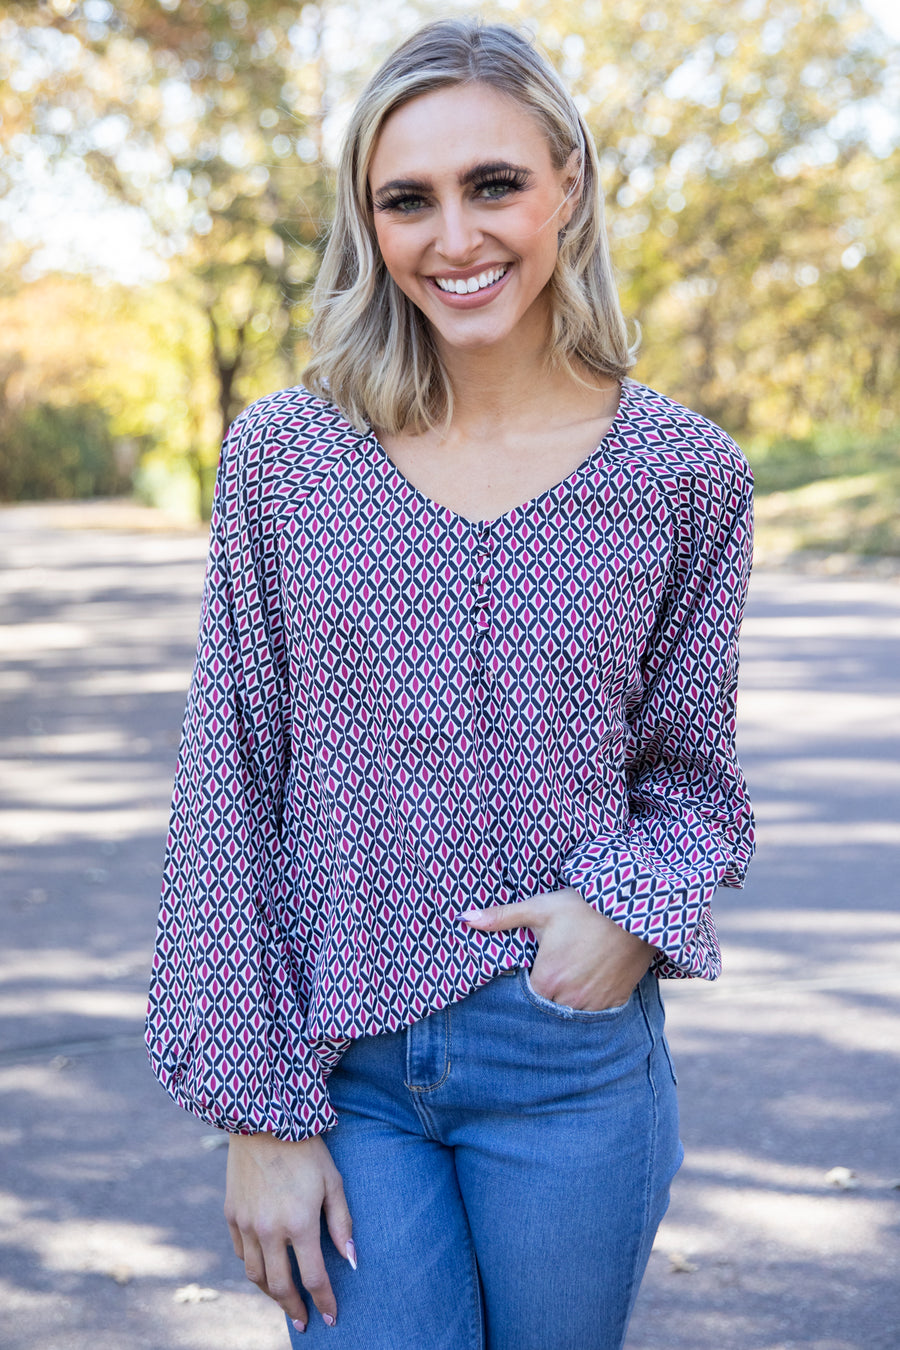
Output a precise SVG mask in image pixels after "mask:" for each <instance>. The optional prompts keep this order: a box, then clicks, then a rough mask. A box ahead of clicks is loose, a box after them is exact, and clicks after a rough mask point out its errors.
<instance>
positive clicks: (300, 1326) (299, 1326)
mask: <svg viewBox="0 0 900 1350" xmlns="http://www.w3.org/2000/svg"><path fill="white" fill-rule="evenodd" d="M291 1326H292V1327H293V1328H294V1330H295V1331H305V1330H306V1323H305V1322H301V1321H300V1319H299V1318H297V1317H292V1318H291Z"/></svg>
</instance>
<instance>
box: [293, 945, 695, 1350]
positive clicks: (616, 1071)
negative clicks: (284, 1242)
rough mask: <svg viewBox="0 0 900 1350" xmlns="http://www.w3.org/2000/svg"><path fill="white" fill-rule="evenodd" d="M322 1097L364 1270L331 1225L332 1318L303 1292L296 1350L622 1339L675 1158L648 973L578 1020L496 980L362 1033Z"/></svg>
mask: <svg viewBox="0 0 900 1350" xmlns="http://www.w3.org/2000/svg"><path fill="white" fill-rule="evenodd" d="M329 1089H330V1093H331V1099H332V1102H333V1103H334V1105H335V1107H336V1108H337V1112H338V1124H337V1126H336V1127H335V1129H333V1130H332V1131H330V1132H329V1133H328V1134H327V1135H326V1141H327V1143H328V1147H329V1149H330V1151H331V1153H332V1156H333V1157H334V1160H335V1163H336V1164H337V1167H338V1169H339V1170H340V1172H341V1174H342V1176H343V1179H344V1186H345V1190H346V1194H347V1200H348V1203H349V1206H350V1211H351V1214H352V1215H353V1222H354V1238H355V1241H356V1246H357V1250H358V1253H359V1269H358V1270H357V1271H355V1272H354V1271H353V1270H352V1269H351V1268H350V1266H349V1265H348V1264H347V1262H346V1261H344V1260H342V1259H341V1258H340V1257H339V1256H338V1255H337V1253H336V1252H335V1250H334V1247H333V1246H332V1244H331V1240H330V1238H329V1237H328V1235H327V1232H326V1231H325V1229H324V1224H323V1232H322V1242H323V1251H324V1253H325V1259H326V1263H327V1265H328V1271H329V1276H330V1278H331V1281H332V1285H333V1288H334V1291H335V1296H336V1298H337V1305H338V1318H337V1325H336V1326H335V1327H333V1328H329V1327H326V1326H325V1325H324V1323H323V1322H322V1319H321V1317H320V1315H319V1313H318V1312H317V1311H316V1309H315V1307H314V1306H313V1304H312V1301H311V1300H310V1299H309V1296H308V1295H307V1294H306V1293H305V1292H304V1297H305V1299H306V1301H307V1306H308V1311H309V1314H310V1321H309V1328H308V1330H307V1331H306V1332H305V1333H304V1334H302V1335H301V1334H299V1333H297V1332H295V1331H293V1330H292V1329H290V1328H289V1331H290V1335H291V1341H292V1345H293V1346H295V1347H298V1348H299V1347H301V1346H302V1347H309V1346H317V1345H322V1346H325V1345H329V1346H333V1347H335V1350H339V1348H340V1347H343V1348H344V1350H619V1347H621V1345H622V1343H623V1341H624V1339H625V1332H626V1328H627V1324H628V1318H629V1315H630V1313H631V1308H632V1305H633V1303H634V1299H635V1296H636V1294H637V1290H638V1285H639V1283H640V1279H641V1276H642V1274H643V1271H644V1267H645V1265H646V1262H647V1257H648V1256H649V1253H650V1247H651V1245H652V1242H653V1237H654V1234H655V1233H656V1229H657V1227H658V1225H659V1222H660V1220H661V1218H662V1216H663V1214H664V1213H665V1210H666V1206H667V1204H668V1197H669V1184H670V1182H671V1179H672V1177H673V1175H674V1174H675V1172H676V1171H677V1169H678V1166H679V1164H680V1162H681V1145H680V1143H679V1139H678V1117H677V1105H676V1100H675V1085H674V1075H673V1073H672V1067H671V1062H670V1060H669V1056H668V1050H667V1047H666V1044H665V1040H664V1037H663V1010H662V1004H661V1001H660V997H659V991H658V987H657V980H656V977H655V976H654V975H653V974H648V975H647V976H645V977H644V979H643V980H642V981H641V983H640V985H639V986H638V988H637V989H636V990H635V992H634V994H633V995H632V997H631V999H630V1000H629V1002H628V1003H626V1004H625V1005H624V1006H623V1007H621V1008H612V1009H608V1010H605V1011H602V1012H583V1011H578V1010H575V1009H572V1008H566V1007H564V1006H562V1005H559V1004H555V1003H551V1002H550V1001H549V1000H547V999H545V998H543V997H542V996H541V995H540V994H538V993H537V992H536V991H535V990H534V989H533V987H532V985H531V981H530V979H529V975H528V972H527V970H524V969H523V970H515V971H510V972H507V973H506V974H505V975H501V976H498V977H496V978H495V979H493V980H492V981H491V982H490V983H488V984H486V985H484V986H483V987H482V988H481V989H479V990H477V991H476V992H475V993H473V994H470V995H469V996H468V997H467V998H465V999H463V1000H461V1001H460V1002H459V1003H455V1004H453V1005H451V1006H450V1007H448V1008H445V1009H443V1010H441V1011H440V1012H435V1013H432V1014H430V1015H429V1016H427V1017H425V1018H423V1019H422V1020H421V1021H419V1022H415V1023H413V1025H412V1026H410V1027H408V1028H406V1029H405V1030H403V1031H400V1032H395V1033H384V1034H381V1035H378V1036H366V1037H362V1038H360V1039H359V1040H356V1041H354V1042H353V1044H352V1045H351V1047H350V1049H349V1050H348V1051H347V1053H346V1054H345V1055H344V1058H343V1059H342V1061H341V1063H340V1064H339V1066H338V1068H337V1069H336V1070H335V1071H334V1073H333V1075H332V1077H331V1079H330V1083H329ZM295 1278H298V1277H297V1275H296V1268H295ZM298 1283H299V1278H298Z"/></svg>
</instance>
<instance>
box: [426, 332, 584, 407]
mask: <svg viewBox="0 0 900 1350" xmlns="http://www.w3.org/2000/svg"><path fill="white" fill-rule="evenodd" d="M548 327H549V321H548V320H547V319H546V318H545V316H541V321H540V322H535V323H531V324H529V323H524V322H523V323H520V324H519V326H518V327H517V329H516V331H515V332H514V333H512V334H510V336H509V338H508V339H507V340H506V341H505V342H503V343H498V344H497V345H496V346H491V347H480V348H473V349H472V350H471V351H468V350H465V349H460V348H458V347H455V348H445V347H443V346H442V347H441V349H440V350H441V357H442V359H443V362H444V366H445V369H446V371H447V374H448V376H449V377H450V384H451V386H452V389H453V427H454V428H455V429H456V430H457V431H460V432H464V431H465V430H466V429H467V428H472V427H479V428H481V429H482V430H483V429H484V428H486V427H490V426H492V425H495V424H500V423H502V424H503V425H505V426H508V425H509V424H510V421H511V420H513V419H514V420H516V421H518V420H523V419H527V418H529V417H530V416H532V415H533V414H534V412H535V410H537V409H539V408H540V407H542V406H543V404H544V403H545V402H546V401H547V400H548V399H549V398H553V397H555V396H556V395H557V393H558V385H559V383H560V381H562V382H563V383H564V384H569V383H570V382H571V379H572V377H571V375H569V374H568V372H567V371H565V370H560V371H555V370H551V369H550V368H549V367H548V364H547V355H546V353H547V333H548Z"/></svg>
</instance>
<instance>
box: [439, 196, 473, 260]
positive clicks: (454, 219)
mask: <svg viewBox="0 0 900 1350" xmlns="http://www.w3.org/2000/svg"><path fill="white" fill-rule="evenodd" d="M482 237H483V236H482V232H481V230H480V228H479V227H478V223H477V221H476V220H475V218H474V216H473V214H472V212H471V211H470V210H469V209H468V207H467V205H466V203H465V202H449V203H445V204H444V206H443V209H442V210H441V214H440V224H439V232H438V237H437V239H436V240H435V248H436V249H437V252H438V253H439V254H440V255H441V257H442V258H445V259H446V261H447V262H448V263H449V264H450V265H451V266H452V267H465V266H466V264H467V263H468V262H470V261H471V259H472V258H473V257H474V256H475V253H476V251H477V249H478V247H479V245H480V244H481V241H482Z"/></svg>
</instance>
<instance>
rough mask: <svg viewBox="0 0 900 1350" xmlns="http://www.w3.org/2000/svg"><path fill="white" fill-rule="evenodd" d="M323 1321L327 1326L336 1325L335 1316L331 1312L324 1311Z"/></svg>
mask: <svg viewBox="0 0 900 1350" xmlns="http://www.w3.org/2000/svg"><path fill="white" fill-rule="evenodd" d="M322 1321H323V1322H324V1323H325V1325H326V1327H333V1326H334V1318H333V1317H332V1315H331V1313H323V1314H322Z"/></svg>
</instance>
